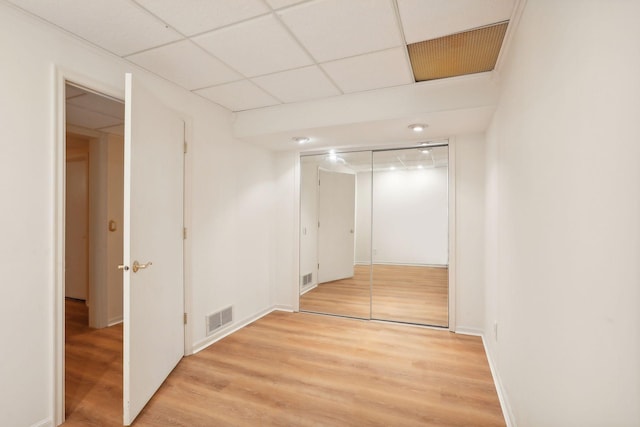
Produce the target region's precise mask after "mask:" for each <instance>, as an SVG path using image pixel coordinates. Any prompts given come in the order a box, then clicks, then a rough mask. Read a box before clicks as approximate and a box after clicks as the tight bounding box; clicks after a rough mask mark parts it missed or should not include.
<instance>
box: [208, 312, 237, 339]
mask: <svg viewBox="0 0 640 427" xmlns="http://www.w3.org/2000/svg"><path fill="white" fill-rule="evenodd" d="M206 321H207V335H211V334H212V333H214V332H215V331H216V330H217V329H220V328H221V327H223V326H225V325H228V324H229V323H231V322H233V307H227V308H225V309H224V310H220V311H217V312H215V313H211V314H209V315H208V316H207V317H206Z"/></svg>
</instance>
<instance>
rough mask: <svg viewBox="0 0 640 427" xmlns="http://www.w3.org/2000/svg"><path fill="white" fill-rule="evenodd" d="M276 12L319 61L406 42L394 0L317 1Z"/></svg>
mask: <svg viewBox="0 0 640 427" xmlns="http://www.w3.org/2000/svg"><path fill="white" fill-rule="evenodd" d="M277 14H278V16H280V18H281V19H282V21H283V22H284V23H285V24H286V25H287V27H289V28H290V29H291V31H292V32H293V34H294V35H295V36H296V38H297V39H298V40H300V42H301V43H302V44H303V45H304V46H305V47H306V48H307V50H308V51H309V53H311V55H312V56H313V57H314V58H315V59H316V61H318V62H326V61H331V60H335V59H340V58H346V57H349V56H354V55H360V54H363V53H368V52H373V51H378V50H383V49H387V48H391V47H396V46H401V45H403V43H404V42H403V40H402V36H401V32H400V28H399V27H398V24H397V22H396V15H395V11H394V8H393V2H392V1H391V0H349V1H345V0H317V1H313V2H308V3H303V4H301V5H299V6H295V7H292V8H289V9H285V10H283V11H280V12H278V13H277Z"/></svg>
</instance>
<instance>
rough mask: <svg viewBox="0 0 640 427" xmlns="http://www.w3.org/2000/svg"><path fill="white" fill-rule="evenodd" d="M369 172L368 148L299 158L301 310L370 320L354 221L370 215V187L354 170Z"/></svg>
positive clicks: (363, 254) (364, 262) (366, 268)
mask: <svg viewBox="0 0 640 427" xmlns="http://www.w3.org/2000/svg"><path fill="white" fill-rule="evenodd" d="M370 170H371V153H370V152H360V153H341V154H329V155H326V154H325V155H317V156H305V157H302V159H301V195H300V225H301V228H300V273H301V281H300V293H301V296H300V309H301V310H303V311H311V312H317V313H327V314H335V315H341V316H349V317H357V318H364V319H369V318H370V306H371V297H370V255H369V253H370V251H369V248H370V240H369V239H368V237H367V238H366V241H363V240H362V238H360V239H358V236H360V234H358V232H357V225H356V222H357V219H358V218H361V217H363V216H366V217H368V216H369V215H370V209H371V208H370V193H371V190H370V187H368V188H363V186H362V185H361V184H360V183H359V182H358V180H359V179H360V172H364V175H365V176H367V177H368V175H370ZM367 185H369V186H370V179H368V184H367ZM367 234H368V233H367Z"/></svg>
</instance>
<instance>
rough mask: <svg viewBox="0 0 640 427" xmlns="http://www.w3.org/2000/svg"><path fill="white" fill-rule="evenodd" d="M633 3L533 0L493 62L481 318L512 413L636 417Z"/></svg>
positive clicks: (638, 194)
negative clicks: (497, 92) (494, 103)
mask: <svg viewBox="0 0 640 427" xmlns="http://www.w3.org/2000/svg"><path fill="white" fill-rule="evenodd" d="M638 16H640V2H638V1H624V0H618V1H595V0H591V1H580V2H578V1H562V2H559V1H529V2H527V4H526V8H525V10H524V13H523V16H522V20H521V22H520V25H519V27H518V30H517V33H516V34H515V38H514V39H513V44H512V46H511V48H510V54H509V57H508V59H507V62H506V64H505V68H504V69H503V70H501V74H502V82H501V84H502V95H501V99H500V103H499V107H498V109H497V112H496V114H495V116H494V120H493V123H492V125H491V128H490V131H489V133H488V138H487V141H488V146H487V165H486V166H487V175H486V177H487V180H486V183H487V187H486V188H487V200H486V203H487V209H486V215H487V217H486V233H487V236H486V252H487V264H486V276H485V277H486V282H487V289H486V297H485V298H486V321H485V332H486V334H487V343H488V345H489V351H490V355H491V358H492V359H493V361H494V363H495V367H496V368H497V372H498V374H499V376H500V378H501V383H502V385H503V389H504V392H505V394H506V397H507V400H508V402H509V404H510V408H511V413H512V417H513V421H514V424H516V425H518V426H519V427H527V426H549V427H553V426H587V427H588V426H594V427H595V426H605V425H606V426H637V425H638V420H640V405H639V404H638V402H640V363H639V361H640V307H639V305H640V285H639V284H640V263H639V262H638V260H639V259H640V167H638V161H639V160H638V159H640V143H639V141H640V127H638V115H639V114H640V83H639V82H640V80H639V79H638V76H640V49H638V40H640V26H638V22H637V18H638ZM494 321H497V322H498V339H497V340H496V339H495V337H493V334H492V332H490V331H492V326H493V322H494Z"/></svg>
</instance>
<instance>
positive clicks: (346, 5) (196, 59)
mask: <svg viewBox="0 0 640 427" xmlns="http://www.w3.org/2000/svg"><path fill="white" fill-rule="evenodd" d="M10 1H11V3H13V4H15V5H16V6H18V7H20V8H21V9H23V10H25V11H27V12H29V13H31V14H33V15H36V16H38V17H40V18H42V19H44V20H46V21H48V22H50V23H52V24H54V25H56V26H58V27H60V28H62V29H63V30H66V31H68V32H70V33H73V34H74V35H76V36H77V37H80V38H82V39H85V40H86V41H88V42H90V43H92V44H94V45H97V46H99V47H101V48H103V49H106V50H107V51H109V52H111V53H113V54H114V55H117V56H119V57H121V58H124V59H125V60H127V61H130V62H132V63H134V64H136V65H138V66H140V67H142V68H144V69H146V70H148V71H150V72H152V73H155V74H157V75H159V76H161V77H163V78H165V79H167V80H169V81H172V82H174V83H175V84H177V85H179V86H182V87H183V88H185V89H187V90H189V91H192V92H194V93H196V94H198V95H200V96H202V97H204V98H207V99H209V100H211V101H213V102H214V103H217V104H219V105H221V106H223V107H225V108H227V109H229V110H231V111H235V112H240V111H245V110H251V109H259V108H263V107H271V106H276V105H280V104H288V103H296V102H304V101H312V100H318V99H322V98H329V97H340V96H345V95H348V94H353V93H359V92H366V91H371V90H379V89H383V88H390V87H398V86H410V85H417V84H420V83H416V80H415V78H414V75H413V72H412V68H411V63H410V61H409V56H408V53H407V45H408V44H412V43H416V42H421V41H425V40H431V39H435V38H439V37H443V36H447V35H451V34H456V33H460V32H464V31H468V30H470V29H475V28H480V27H484V26H487V25H491V24H495V23H498V22H503V21H508V20H509V19H510V18H511V17H512V14H513V11H514V5H515V0H306V1H305V0H302V1H301V0H189V1H176V0H91V1H87V0H10ZM105 125H106V126H108V125H109V123H106V122H105Z"/></svg>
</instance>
